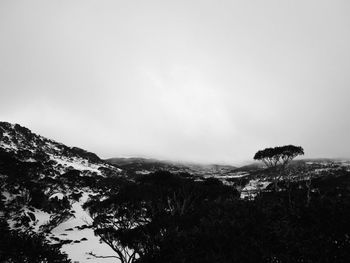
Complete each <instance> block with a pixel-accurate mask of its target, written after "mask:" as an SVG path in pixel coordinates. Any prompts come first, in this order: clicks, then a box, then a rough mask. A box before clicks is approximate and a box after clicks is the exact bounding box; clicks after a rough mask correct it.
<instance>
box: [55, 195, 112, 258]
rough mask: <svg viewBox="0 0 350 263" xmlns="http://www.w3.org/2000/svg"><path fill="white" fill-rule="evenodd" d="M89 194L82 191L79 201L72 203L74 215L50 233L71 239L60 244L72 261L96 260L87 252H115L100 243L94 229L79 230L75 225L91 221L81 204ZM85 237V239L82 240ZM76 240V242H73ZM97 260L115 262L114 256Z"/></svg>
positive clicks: (98, 253)
mask: <svg viewBox="0 0 350 263" xmlns="http://www.w3.org/2000/svg"><path fill="white" fill-rule="evenodd" d="M88 196H89V194H88V193H84V194H83V196H82V197H81V199H80V200H79V202H75V203H74V204H73V205H72V210H73V212H74V217H73V218H71V219H69V220H67V221H65V222H64V223H62V224H60V225H58V226H57V227H56V228H54V229H53V230H52V231H51V233H52V234H53V235H54V236H55V237H57V238H60V239H61V240H73V242H72V243H70V244H65V245H63V246H62V249H61V250H62V252H65V253H67V255H68V257H69V258H70V259H71V260H72V262H80V263H85V262H88V263H89V262H90V263H94V262H97V259H96V258H94V257H93V256H91V255H89V254H88V253H89V252H93V253H94V254H96V255H99V256H101V255H102V256H115V252H114V251H113V250H112V248H110V247H109V246H108V245H107V244H105V243H101V242H100V238H99V237H97V236H95V234H94V231H93V230H92V229H91V228H85V229H81V230H79V229H78V228H77V227H81V226H83V225H89V224H91V223H92V218H91V217H90V216H89V214H88V213H87V212H86V211H84V209H83V208H82V205H83V204H84V203H85V202H86V201H87V199H88ZM83 238H86V239H87V240H85V241H84V240H82V239H83ZM74 241H76V243H74ZM98 262H102V263H112V262H113V263H116V262H118V260H117V259H116V258H105V259H102V258H99V259H98Z"/></svg>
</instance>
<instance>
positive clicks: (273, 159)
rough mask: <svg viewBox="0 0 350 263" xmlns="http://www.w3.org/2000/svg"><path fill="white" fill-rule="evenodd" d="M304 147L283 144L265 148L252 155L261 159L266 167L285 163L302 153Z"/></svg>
mask: <svg viewBox="0 0 350 263" xmlns="http://www.w3.org/2000/svg"><path fill="white" fill-rule="evenodd" d="M303 154H304V149H303V148H302V147H301V146H294V145H285V146H277V147H274V148H265V149H264V150H260V151H258V152H257V153H255V155H254V160H259V161H262V162H263V163H264V164H265V165H266V166H267V167H276V166H278V165H285V164H287V163H288V162H290V161H291V160H293V159H294V158H295V157H297V156H298V155H303Z"/></svg>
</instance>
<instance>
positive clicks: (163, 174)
mask: <svg viewBox="0 0 350 263" xmlns="http://www.w3.org/2000/svg"><path fill="white" fill-rule="evenodd" d="M274 173H276V171H275V170H271V169H265V168H264V167H263V166H262V165H261V164H259V163H252V164H250V165H246V166H243V167H239V168H237V167H234V166H228V165H200V164H190V163H180V162H169V161H160V160H156V159H144V158H111V159H108V160H102V159H100V158H99V157H98V156H97V155H96V154H94V153H91V152H88V151H86V150H83V149H80V148H77V147H69V146H66V145H64V144H62V143H59V142H55V141H53V140H50V139H47V138H45V137H42V136H40V135H37V134H35V133H32V132H31V131H30V130H29V129H28V128H25V127H22V126H20V125H18V124H10V123H7V122H0V179H1V181H0V189H1V196H0V230H1V231H2V232H3V233H5V234H6V233H7V234H6V235H7V236H9V237H12V238H13V239H14V243H15V244H18V242H19V241H18V240H21V241H20V242H19V243H21V242H22V243H23V242H26V244H34V243H35V242H36V243H38V244H41V243H43V246H44V248H45V249H46V250H48V251H51V252H50V253H53V254H55V253H63V256H62V255H56V256H57V257H59V258H62V257H64V254H67V256H68V260H71V261H73V262H102V263H103V262H119V261H121V262H123V263H124V262H179V261H178V260H179V259H178V258H177V257H184V258H185V259H186V260H185V261H184V262H203V261H201V257H198V256H196V255H197V254H196V253H199V254H201V255H202V254H205V255H206V256H207V257H208V258H210V261H205V262H232V259H233V258H236V259H237V260H238V261H239V262H286V261H283V260H281V261H274V258H277V257H278V258H283V257H282V256H281V255H280V254H278V253H282V254H283V253H284V252H279V247H276V245H275V244H279V245H280V246H285V245H286V244H287V245H288V246H289V247H293V246H294V243H293V245H292V244H291V243H288V242H289V240H288V238H287V239H286V240H285V239H284V238H285V237H286V233H290V227H291V225H293V226H294V225H295V224H297V225H298V227H300V229H301V230H300V229H298V231H301V232H302V233H304V234H305V236H297V237H296V236H292V237H290V238H291V240H294V241H295V244H299V243H300V244H301V245H302V246H309V245H310V244H313V243H315V240H311V241H310V240H308V241H305V242H306V243H305V242H304V241H303V240H304V239H305V238H306V236H308V237H309V236H310V237H312V236H313V235H315V233H321V232H322V231H326V232H325V233H324V236H326V237H327V233H328V232H327V231H338V230H334V229H333V228H331V227H329V224H330V225H336V224H335V223H334V220H337V218H339V220H343V221H341V222H339V224H342V226H344V227H347V226H348V223H347V222H348V221H347V220H345V219H346V218H347V216H346V214H344V215H343V214H341V211H343V210H342V209H345V208H346V207H347V205H348V203H347V202H348V199H347V198H348V197H349V196H350V195H349V192H350V181H349V178H350V175H349V174H350V162H349V161H348V160H339V159H337V160H336V159H307V160H296V161H293V162H291V163H290V165H289V166H288V170H286V173H287V174H288V176H287V177H286V178H288V180H280V181H279V183H278V184H279V190H278V191H274V190H273V188H272V184H271V174H274ZM257 196H259V198H256V197H257ZM313 202H314V203H313ZM298 206H300V207H299V208H298ZM275 207H278V209H277V210H275ZM281 207H282V208H283V209H281ZM286 207H289V209H284V208H286ZM309 207H314V209H315V211H318V212H317V213H326V214H327V213H335V214H337V218H334V217H331V218H328V217H326V216H325V214H320V215H318V214H317V213H316V212H314V211H312V212H310V211H309V210H308V209H309ZM343 207H344V208H343ZM275 211H278V213H281V215H279V216H278V217H275V216H276V215H275V214H274V213H275ZM302 211H304V212H302ZM325 211H329V212H325ZM298 213H300V214H298ZM310 213H311V214H310ZM252 214H254V216H253V217H252V216H251V215H252ZM295 214H298V218H301V219H300V220H301V221H298V220H299V219H296V218H295ZM338 214H339V215H338ZM261 215H263V217H262V216H261ZM305 215H307V216H306V217H305V218H304V216H305ZM284 217H285V218H287V219H286V220H287V221H286V220H285V218H284ZM281 218H282V219H283V220H282V219H281ZM315 218H318V219H320V220H321V221H320V222H319V223H320V225H319V226H318V228H315V229H314V231H315V232H312V234H309V232H308V231H311V230H309V226H308V225H307V224H306V225H304V223H305V222H309V221H308V220H311V222H314V221H313V220H315ZM280 219H281V221H279V220H280ZM318 219H317V220H318ZM264 220H265V221H264ZM270 220H271V221H270ZM327 220H330V221H329V222H328V221H327ZM323 221H326V223H323ZM268 224H272V225H273V227H276V228H273V229H270V228H269V226H268ZM285 224H287V225H285ZM289 224H290V225H289ZM323 224H326V227H324V225H323ZM327 224H328V225H327ZM280 225H283V227H284V229H282V230H281V229H280V230H278V231H280V232H276V233H274V234H273V236H269V238H270V239H271V240H272V241H271V242H270V243H267V244H265V241H266V240H265V239H261V240H260V238H261V237H263V236H265V235H270V234H271V233H272V232H271V231H276V229H279V227H280ZM252 227H253V228H252ZM199 229H200V230H199ZM218 229H222V231H219V232H218V231H217V230H218ZM252 229H254V231H253V230H252ZM264 231H265V232H264ZM284 231H287V232H284ZM293 231H294V230H293ZM303 231H304V232H303ZM237 233H240V235H241V236H238V237H237V238H236V235H237ZM243 233H245V234H243ZM322 233H323V232H322ZM344 233H345V234H344ZM344 235H345V237H346V235H347V232H346V230H342V229H340V230H339V231H338V232H337V236H335V237H332V238H333V239H331V241H329V240H328V239H327V238H328V237H327V238H326V239H325V240H324V242H326V244H327V247H329V246H330V245H329V242H335V241H336V242H344V244H343V243H342V244H343V245H342V247H336V248H334V251H335V252H332V253H333V254H332V253H330V254H329V255H330V256H331V257H332V258H333V257H334V255H337V253H338V251H341V253H343V252H344V250H343V248H347V246H348V243H347V242H348V241H346V240H347V239H346V240H345V241H344ZM249 236H252V238H253V240H254V242H253V241H252V240H251V241H249V240H250V239H249V238H247V237H249ZM324 236H321V237H319V238H320V239H322V240H323V239H324ZM38 238H39V240H40V242H41V243H40V242H38V241H35V242H34V241H33V240H37V239H38ZM40 238H43V239H44V240H42V239H40ZM235 238H236V239H235ZM10 239H11V238H10ZM201 240H207V241H206V242H204V241H203V242H200V241H201ZM212 240H216V241H215V242H216V244H221V245H220V247H221V249H222V252H220V253H221V254H222V258H224V260H223V261H222V258H217V255H216V253H217V252H216V251H215V250H213V246H212V245H211V243H212ZM229 240H230V242H235V243H234V244H235V246H234V248H235V249H237V250H234V249H233V248H232V247H228V246H227V244H229V243H230V242H228V241H229ZM255 240H257V241H255ZM339 240H340V241H339ZM3 241H6V240H1V239H0V244H1V242H3ZM294 241H293V242H294ZM16 242H17V243H16ZM33 242H34V243H33ZM257 242H261V243H257ZM280 242H287V243H286V244H285V243H280ZM298 242H299V243H298ZM307 242H309V243H307ZM327 242H328V243H327ZM22 243H21V244H22ZM194 244H196V245H194ZM332 244H333V243H332ZM5 245H6V243H5ZM255 245H256V246H257V247H255ZM317 245H320V246H321V245H322V244H321V243H319V244H318V243H317ZM7 246H8V249H9V250H11V249H13V246H14V245H13V244H12V243H8V244H7ZM161 247H162V249H160V248H161ZM174 247H181V249H182V250H181V251H174V249H173V248H174ZM259 247H264V249H266V250H267V251H269V252H268V253H270V254H269V255H268V257H267V258H268V260H267V261H261V260H262V258H263V256H262V255H260V254H254V253H251V255H250V254H249V253H248V254H249V257H251V258H250V259H249V260H250V261H249V260H248V259H246V257H247V256H246V255H247V250H250V249H252V250H253V251H258V250H257V249H259ZM44 248H43V247H41V246H39V247H35V249H38V251H39V252H42V251H46V250H45V249H44ZM190 248H191V249H190ZM18 249H19V250H20V249H21V246H19V247H18ZM35 249H34V248H33V251H36V250H35ZM50 249H51V250H50ZM57 249H59V250H57ZM240 249H241V250H240ZM293 249H296V250H298V249H299V248H297V247H293ZM309 249H310V250H312V249H313V247H309ZM52 251H56V252H52ZM232 251H234V255H233V254H232ZM283 251H284V250H283ZM288 251H289V250H288ZM291 251H292V250H291ZM346 251H347V250H346ZM5 252H6V251H5V250H1V246H0V261H4V262H6V261H7V260H6V258H5V259H3V258H2V256H3V255H6V253H5ZM19 252H20V253H22V252H23V251H21V250H20V251H19ZM299 252H300V251H299ZM299 252H298V253H299ZM26 253H29V254H30V251H29V252H28V251H27V252H26ZM35 253H37V252H35ZM45 253H46V254H48V253H47V252H45ZM50 253H49V255H51V254H50ZM181 253H182V254H181ZM235 253H236V254H235ZM266 253H267V252H266ZM288 253H292V252H290V251H289V252H288ZM300 253H301V254H302V256H300V257H299V259H300V258H301V259H303V258H313V259H315V258H318V259H319V254H318V253H315V254H312V255H311V254H310V255H309V254H308V253H304V252H300ZM169 255H172V256H171V257H170V258H169ZM283 256H285V255H284V254H283ZM289 256H290V255H289ZM289 256H288V257H289ZM340 257H342V258H344V257H347V254H346V253H345V254H340ZM148 258H150V260H149V259H148ZM252 258H253V259H254V260H253V261H251V259H252ZM195 259H196V260H197V261H196V260H195ZM333 259H334V258H333ZM12 260H13V259H12ZM62 260H63V259H62ZM148 260H149V261H148ZM157 260H158V261H157ZM208 260H209V259H208ZM256 260H257V261H256ZM17 261H18V262H22V261H23V262H26V261H27V262H51V261H50V260H48V261H47V260H46V261H45V260H38V261H33V260H32V259H31V260H28V259H26V260H23V259H22V258H21V259H20V260H17ZM10 262H11V261H10ZM52 262H61V261H57V260H56V261H52ZM62 262H63V261H62ZM64 262H66V261H64ZM67 262H68V261H67ZM305 262H316V261H305ZM325 262H327V261H325ZM333 262H337V261H333ZM339 262H341V261H339Z"/></svg>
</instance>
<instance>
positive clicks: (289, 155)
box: [254, 145, 304, 190]
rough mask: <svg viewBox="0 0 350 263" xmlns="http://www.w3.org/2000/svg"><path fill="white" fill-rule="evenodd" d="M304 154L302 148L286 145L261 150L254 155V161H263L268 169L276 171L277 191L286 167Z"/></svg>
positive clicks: (275, 182) (274, 178)
mask: <svg viewBox="0 0 350 263" xmlns="http://www.w3.org/2000/svg"><path fill="white" fill-rule="evenodd" d="M303 154H304V149H303V148H302V147H301V146H294V145H285V146H278V147H274V148H266V149H264V150H260V151H258V152H257V153H256V154H255V155H254V160H259V161H262V162H263V163H264V164H265V165H266V167H268V168H272V169H274V170H275V173H274V175H273V176H272V179H273V183H274V186H275V190H277V189H278V186H277V183H278V181H279V180H280V178H281V177H282V175H283V172H284V170H285V167H286V166H287V165H288V163H289V162H290V161H291V160H293V159H294V158H295V157H297V156H298V155H303Z"/></svg>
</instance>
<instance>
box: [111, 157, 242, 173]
mask: <svg viewBox="0 0 350 263" xmlns="http://www.w3.org/2000/svg"><path fill="white" fill-rule="evenodd" d="M105 161H107V162H109V163H110V164H112V165H115V166H116V167H119V168H121V169H123V170H124V171H129V172H133V173H136V174H137V173H139V174H142V173H151V172H154V171H157V170H167V171H171V172H175V173H190V174H193V175H202V176H204V175H210V174H215V175H217V174H228V173H232V172H233V171H235V170H236V169H237V167H235V166H231V165H220V164H196V163H187V162H172V161H165V160H157V159H153V158H152V159H147V158H138V157H132V158H110V159H107V160H105Z"/></svg>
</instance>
